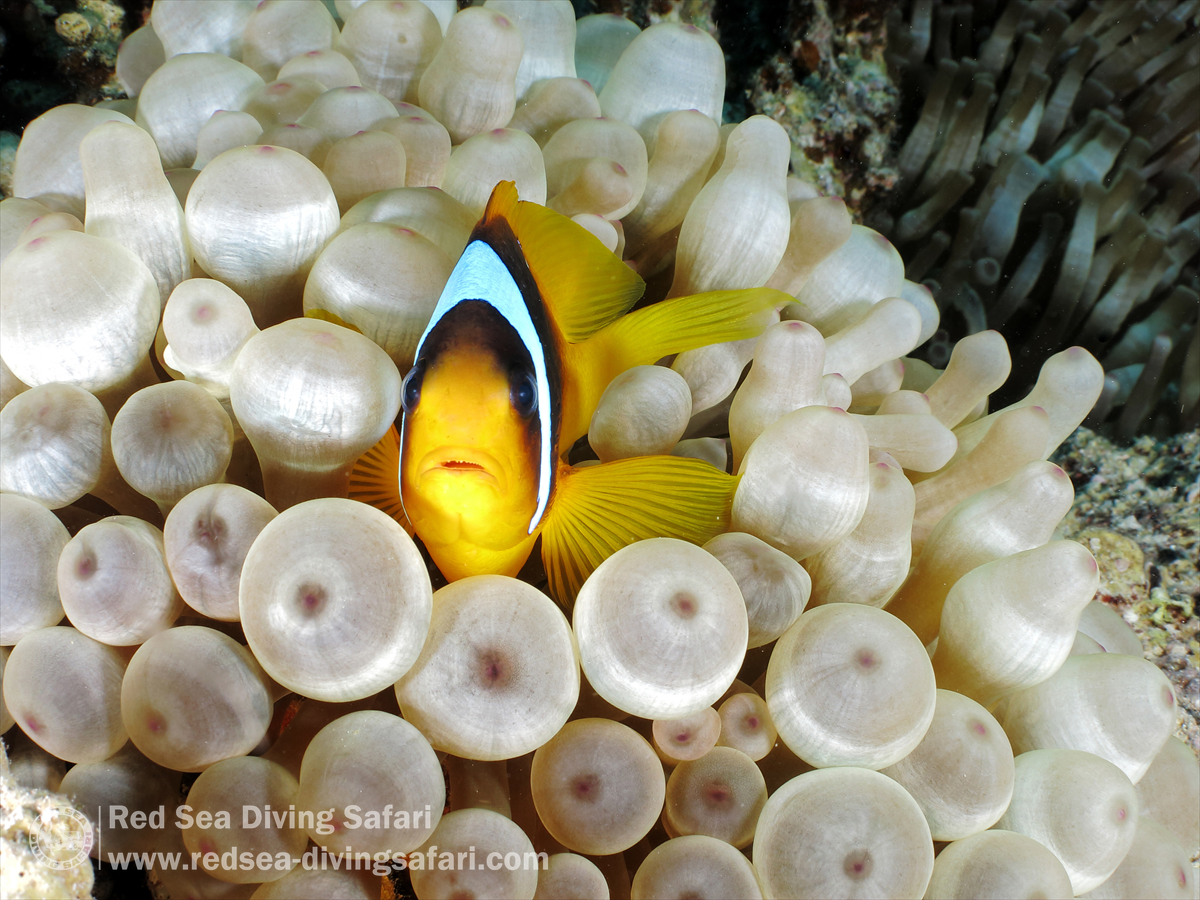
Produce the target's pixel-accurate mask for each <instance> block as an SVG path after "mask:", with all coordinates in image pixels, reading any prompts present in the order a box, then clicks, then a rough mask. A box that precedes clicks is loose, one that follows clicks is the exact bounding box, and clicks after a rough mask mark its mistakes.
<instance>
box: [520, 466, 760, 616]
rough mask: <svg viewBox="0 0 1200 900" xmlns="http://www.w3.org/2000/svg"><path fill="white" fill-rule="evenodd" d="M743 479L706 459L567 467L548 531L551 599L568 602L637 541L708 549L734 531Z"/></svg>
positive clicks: (544, 553) (546, 558) (546, 548)
mask: <svg viewBox="0 0 1200 900" xmlns="http://www.w3.org/2000/svg"><path fill="white" fill-rule="evenodd" d="M737 483H738V479H737V478H736V477H735V476H732V475H726V474H725V473H724V472H722V471H720V470H719V469H716V468H714V467H713V466H711V465H709V464H708V463H706V462H701V461H700V460H696V459H685V458H682V457H676V456H642V457H637V458H634V459H620V460H616V461H615V462H610V463H603V464H602V465H598V466H587V467H584V468H572V467H570V466H562V467H561V468H560V469H559V474H558V488H557V491H556V492H555V495H554V501H553V503H552V505H551V507H550V514H549V515H548V516H547V521H546V526H545V528H543V530H542V561H543V563H544V564H545V567H546V576H547V578H548V579H549V582H550V595H551V596H552V597H554V598H555V599H556V600H558V601H559V602H560V603H563V604H566V605H569V604H571V603H573V602H574V600H575V595H576V594H578V593H579V589H580V587H582V586H583V582H584V581H585V580H586V579H587V577H588V576H589V575H590V574H592V572H593V571H595V569H596V567H597V566H598V565H600V563H602V562H603V561H604V560H605V559H607V558H608V557H610V556H612V555H613V554H614V553H616V552H617V551H618V550H620V549H621V548H622V547H625V546H628V545H629V544H632V543H634V542H635V541H641V540H646V539H648V538H655V537H671V538H679V539H681V540H685V541H691V542H692V543H695V544H703V543H705V542H706V541H709V540H711V539H712V538H714V537H716V536H717V535H718V534H722V533H724V532H725V531H727V530H728V529H729V516H730V509H731V507H732V505H733V493H734V489H735V488H736V487H737Z"/></svg>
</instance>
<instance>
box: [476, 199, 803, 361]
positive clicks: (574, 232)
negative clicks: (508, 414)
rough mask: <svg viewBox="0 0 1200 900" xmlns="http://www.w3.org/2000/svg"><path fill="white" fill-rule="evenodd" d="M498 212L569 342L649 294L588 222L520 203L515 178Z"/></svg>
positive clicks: (492, 204)
mask: <svg viewBox="0 0 1200 900" xmlns="http://www.w3.org/2000/svg"><path fill="white" fill-rule="evenodd" d="M494 215H498V216H503V217H504V218H505V219H507V220H508V223H509V226H510V227H511V228H512V230H513V233H514V234H515V235H516V236H517V240H518V241H520V242H521V252H522V253H523V254H524V255H525V261H526V262H527V263H528V264H529V271H530V272H531V273H532V274H533V280H534V281H536V282H537V286H538V290H539V291H541V294H542V300H543V301H544V302H545V304H546V309H547V310H548V311H549V313H550V316H551V317H552V318H553V319H554V322H555V324H556V325H557V326H558V328H559V330H560V331H561V332H562V334H563V337H565V338H566V339H567V340H568V341H569V342H571V343H576V342H578V341H582V340H584V339H586V338H587V337H588V336H590V335H592V334H593V333H595V332H596V331H599V330H600V329H601V328H603V327H604V326H605V325H607V324H608V323H609V322H611V321H613V320H614V319H616V318H618V317H619V316H621V315H623V314H624V313H626V312H628V311H629V309H630V307H632V306H633V304H634V303H636V302H637V301H638V298H640V297H641V296H642V294H643V292H645V290H646V283H645V282H644V281H642V279H641V277H640V276H638V274H637V273H636V272H634V271H633V269H631V268H629V266H627V265H625V264H624V263H623V262H621V260H620V259H618V258H617V257H616V256H614V255H613V254H612V253H610V252H609V250H608V248H607V247H605V246H604V245H603V244H602V243H600V240H599V238H597V237H596V236H595V235H593V234H592V233H591V232H590V231H588V230H587V229H586V228H584V227H583V226H582V225H577V224H576V223H575V222H572V221H571V220H570V219H568V218H567V217H566V216H564V215H561V214H559V213H556V212H555V211H554V210H552V209H547V208H546V207H544V206H541V205H540V204H537V203H526V202H520V203H518V202H517V189H516V187H515V186H514V185H513V183H512V182H511V181H502V182H500V183H499V184H498V185H496V187H495V189H494V190H493V191H492V196H491V199H490V200H488V205H487V209H486V210H485V211H484V214H483V217H484V220H485V221H486V220H487V219H488V218H489V217H491V216H494ZM788 299H791V298H788Z"/></svg>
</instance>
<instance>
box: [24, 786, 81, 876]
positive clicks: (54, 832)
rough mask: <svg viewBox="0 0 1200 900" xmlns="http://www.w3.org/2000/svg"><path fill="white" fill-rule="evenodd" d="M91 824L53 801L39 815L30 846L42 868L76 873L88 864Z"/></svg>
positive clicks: (30, 837)
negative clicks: (78, 867) (76, 870)
mask: <svg viewBox="0 0 1200 900" xmlns="http://www.w3.org/2000/svg"><path fill="white" fill-rule="evenodd" d="M93 840H94V838H93V834H92V823H91V822H89V821H88V820H87V816H85V815H84V814H83V813H81V812H79V811H78V810H75V809H72V808H71V807H69V806H63V805H61V804H58V803H54V802H53V801H51V803H50V805H48V806H46V807H45V808H44V809H43V810H42V811H41V813H40V814H39V815H38V818H37V821H36V822H35V823H34V828H33V832H32V833H31V834H30V835H29V846H30V849H32V850H33V855H34V856H36V857H37V858H38V860H39V861H40V862H41V863H42V865H44V866H46V867H48V868H51V869H73V868H75V867H76V866H78V865H82V864H84V863H86V862H87V861H88V854H89V853H91V851H92V841H93Z"/></svg>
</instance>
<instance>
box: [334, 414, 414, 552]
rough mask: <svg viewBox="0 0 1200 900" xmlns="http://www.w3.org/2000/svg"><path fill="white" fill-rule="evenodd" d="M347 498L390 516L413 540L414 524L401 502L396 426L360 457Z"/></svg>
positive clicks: (351, 473)
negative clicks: (405, 512) (409, 519)
mask: <svg viewBox="0 0 1200 900" xmlns="http://www.w3.org/2000/svg"><path fill="white" fill-rule="evenodd" d="M347 496H348V497H349V498H350V499H351V500H358V501H359V502H361V503H366V504H368V505H369V506H373V507H375V508H376V509H378V510H382V511H383V512H385V513H387V514H388V515H389V516H391V517H392V518H393V519H395V520H396V521H397V522H399V523H400V527H401V528H403V529H404V530H405V531H407V532H408V534H409V537H412V533H413V527H412V524H411V523H410V522H409V521H408V516H406V515H405V514H404V505H403V504H402V503H401V502H400V435H399V433H397V431H396V426H395V425H393V426H392V427H391V428H389V429H388V430H387V434H385V435H384V436H383V437H381V438H380V439H379V442H378V443H377V444H376V445H375V446H374V447H372V448H371V449H370V450H368V451H367V452H366V453H364V454H363V455H362V456H360V457H359V458H358V462H356V463H355V464H354V468H353V469H351V471H350V493H349V494H348V495H347Z"/></svg>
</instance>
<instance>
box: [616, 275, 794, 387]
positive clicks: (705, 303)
mask: <svg viewBox="0 0 1200 900" xmlns="http://www.w3.org/2000/svg"><path fill="white" fill-rule="evenodd" d="M794 302H795V298H794V297H792V296H790V295H788V294H785V293H783V292H782V291H777V290H775V289H773V288H765V287H764V288H746V289H744V290H737V291H709V292H708V293H704V294H692V295H691V296H689V297H676V298H674V299H673V300H663V301H662V302H661V303H655V304H653V305H651V306H647V307H645V308H644V309H639V310H636V311H635V312H632V313H630V314H629V315H627V316H623V317H622V318H620V319H618V320H617V321H615V322H613V323H612V324H611V325H609V326H608V327H607V328H605V329H604V330H603V331H602V332H600V333H599V334H597V335H596V342H597V344H602V345H603V346H602V347H598V348H597V349H599V350H601V352H604V353H605V354H607V355H609V356H610V358H611V357H614V356H615V358H616V359H618V360H620V365H621V369H620V371H624V370H625V369H628V368H632V367H633V366H642V365H650V364H652V363H655V362H657V361H658V360H660V359H662V358H663V357H664V356H667V355H669V354H672V353H683V352H684V351H685V350H695V349H696V348H697V347H704V346H706V345H708V344H720V343H723V342H725V341H740V340H745V339H746V338H752V337H758V335H760V334H762V333H763V331H764V329H766V327H767V326H768V325H770V324H771V323H772V322H773V321H775V315H774V314H775V309H776V308H778V307H781V306H784V305H785V304H787V303H794Z"/></svg>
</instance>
